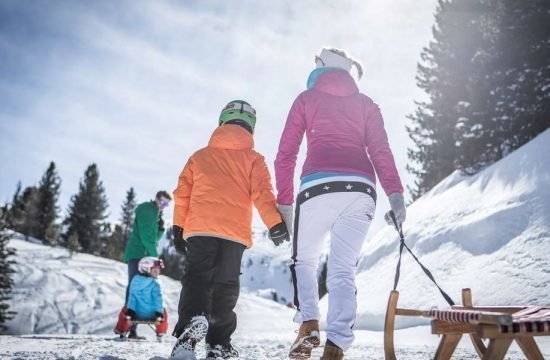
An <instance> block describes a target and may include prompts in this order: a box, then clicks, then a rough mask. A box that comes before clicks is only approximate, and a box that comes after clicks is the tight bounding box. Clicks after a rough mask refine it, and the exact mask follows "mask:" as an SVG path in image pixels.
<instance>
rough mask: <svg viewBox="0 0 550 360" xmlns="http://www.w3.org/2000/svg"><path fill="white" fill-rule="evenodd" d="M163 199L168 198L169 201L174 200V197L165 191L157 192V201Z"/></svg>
mask: <svg viewBox="0 0 550 360" xmlns="http://www.w3.org/2000/svg"><path fill="white" fill-rule="evenodd" d="M161 197H163V198H167V199H168V200H172V197H171V196H170V194H168V193H167V192H166V191H165V190H160V191H159V192H157V195H156V196H155V199H160V198H161Z"/></svg>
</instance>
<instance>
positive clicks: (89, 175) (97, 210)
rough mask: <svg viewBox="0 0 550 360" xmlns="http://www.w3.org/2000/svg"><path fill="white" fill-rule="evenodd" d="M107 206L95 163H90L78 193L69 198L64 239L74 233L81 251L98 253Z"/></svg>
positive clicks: (100, 246)
mask: <svg viewBox="0 0 550 360" xmlns="http://www.w3.org/2000/svg"><path fill="white" fill-rule="evenodd" d="M107 206H108V205H107V197H106V195H105V189H104V187H103V183H102V182H101V181H100V180H99V171H98V169H97V165H96V164H92V165H90V166H89V167H88V168H87V169H86V172H85V173H84V179H83V180H82V181H81V182H80V186H79V191H78V194H76V195H74V196H73V197H72V199H71V203H70V205H69V210H68V217H67V218H66V219H65V221H64V223H65V224H66V225H67V231H66V232H65V235H64V238H65V240H66V241H68V239H70V238H71V236H72V235H73V234H76V235H77V238H78V242H79V244H80V247H81V248H82V251H84V252H87V253H91V254H95V255H99V254H100V253H101V251H102V248H103V244H102V235H103V233H102V231H103V229H104V220H105V218H106V214H105V212H106V210H107Z"/></svg>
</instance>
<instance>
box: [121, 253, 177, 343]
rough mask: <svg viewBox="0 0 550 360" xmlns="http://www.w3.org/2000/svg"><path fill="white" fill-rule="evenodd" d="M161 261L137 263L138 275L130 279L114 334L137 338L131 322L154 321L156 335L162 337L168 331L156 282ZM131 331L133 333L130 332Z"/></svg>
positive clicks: (144, 259)
mask: <svg viewBox="0 0 550 360" xmlns="http://www.w3.org/2000/svg"><path fill="white" fill-rule="evenodd" d="M163 268H164V264H163V262H162V260H160V259H158V258H156V257H151V256H148V257H145V258H143V259H141V260H140V261H139V265H138V270H139V274H138V275H136V276H134V277H133V278H132V282H131V283H130V292H129V295H128V302H127V303H126V306H125V307H124V308H122V310H121V311H120V314H119V319H118V323H117V326H116V328H115V333H117V334H121V335H124V334H126V333H127V332H128V331H130V335H129V336H128V338H132V337H137V335H136V336H133V334H135V328H133V329H132V325H133V324H132V321H138V320H139V321H155V324H156V331H157V335H164V334H165V333H166V331H167V329H168V316H167V314H166V311H165V310H164V306H163V301H162V291H161V289H160V285H159V283H158V281H157V277H158V276H159V274H160V271H161V269H163ZM132 330H133V331H132Z"/></svg>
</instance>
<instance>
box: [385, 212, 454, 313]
mask: <svg viewBox="0 0 550 360" xmlns="http://www.w3.org/2000/svg"><path fill="white" fill-rule="evenodd" d="M387 215H389V217H390V218H391V219H392V222H393V225H394V226H395V230H396V231H397V233H398V234H399V239H400V244H399V260H398V261H397V267H396V269H395V278H394V281H393V290H397V285H398V284H399V278H400V276H401V255H402V254H403V248H406V249H407V251H408V252H409V253H410V254H411V255H412V257H413V258H414V260H416V262H417V263H418V265H420V268H422V271H424V273H425V274H426V276H428V278H430V280H431V281H432V282H433V283H434V284H435V286H437V288H438V289H439V292H440V293H441V295H442V296H443V298H444V299H445V301H447V303H448V304H449V305H450V306H454V305H455V302H454V301H453V299H451V297H450V296H449V295H448V294H447V293H446V292H445V291H443V289H442V288H441V287H440V286H439V285H438V284H437V282H436V281H435V278H434V276H433V275H432V272H431V271H430V270H428V268H426V267H425V266H424V265H423V264H422V263H421V262H420V260H418V258H417V257H416V255H415V254H414V253H413V252H412V250H411V249H410V248H409V247H408V246H407V244H406V243H405V236H404V235H403V228H402V226H399V224H398V223H397V219H396V218H395V213H394V212H393V210H390V211H389V212H388V213H387Z"/></svg>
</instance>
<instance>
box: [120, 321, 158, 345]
mask: <svg viewBox="0 0 550 360" xmlns="http://www.w3.org/2000/svg"><path fill="white" fill-rule="evenodd" d="M127 320H128V322H129V324H130V326H132V325H141V324H143V325H148V326H149V327H150V328H151V329H153V331H154V332H155V334H156V337H157V341H158V342H162V339H163V336H164V333H161V332H159V331H158V330H157V326H158V325H159V322H158V321H154V320H131V319H128V318H127ZM129 332H130V330H128V331H126V332H124V333H120V334H119V337H120V340H122V341H142V340H147V338H146V337H145V336H138V337H136V338H129V337H128V334H129Z"/></svg>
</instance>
